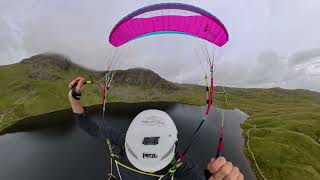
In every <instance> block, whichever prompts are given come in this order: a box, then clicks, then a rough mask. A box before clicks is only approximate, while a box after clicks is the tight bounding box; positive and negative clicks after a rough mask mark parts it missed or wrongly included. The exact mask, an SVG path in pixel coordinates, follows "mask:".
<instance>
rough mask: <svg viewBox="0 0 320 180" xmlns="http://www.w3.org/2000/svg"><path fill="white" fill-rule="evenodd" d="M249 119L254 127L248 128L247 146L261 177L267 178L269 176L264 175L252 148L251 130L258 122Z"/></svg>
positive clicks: (265, 179)
mask: <svg viewBox="0 0 320 180" xmlns="http://www.w3.org/2000/svg"><path fill="white" fill-rule="evenodd" d="M248 121H249V122H250V123H249V124H250V125H251V126H252V128H250V129H249V130H248V132H247V137H248V141H247V147H248V150H249V152H250V153H251V155H252V158H253V161H254V164H255V165H256V167H257V170H258V172H259V173H260V175H261V177H262V178H263V179H264V180H267V178H266V177H265V176H264V175H263V173H262V172H261V170H260V168H259V166H258V163H257V161H256V157H255V155H254V154H253V152H252V150H251V148H250V132H251V131H252V130H253V129H255V128H256V127H257V126H256V124H255V123H254V122H253V121H251V119H250V117H249V118H248Z"/></svg>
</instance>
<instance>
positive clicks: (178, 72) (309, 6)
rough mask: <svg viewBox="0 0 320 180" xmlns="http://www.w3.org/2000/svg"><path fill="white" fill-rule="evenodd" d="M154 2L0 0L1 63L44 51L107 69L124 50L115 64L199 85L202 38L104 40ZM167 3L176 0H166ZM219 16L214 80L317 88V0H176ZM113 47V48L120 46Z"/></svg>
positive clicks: (230, 83)
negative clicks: (223, 35) (221, 40)
mask: <svg viewBox="0 0 320 180" xmlns="http://www.w3.org/2000/svg"><path fill="white" fill-rule="evenodd" d="M161 2H163V1H162V0H152V1H136V0H126V1H115V0H108V1H105V0H97V1H94V2H93V1H85V0H70V1H62V0H55V1H50V0H46V1H35V0H28V1H20V0H3V1H0V40H1V41H0V48H1V49H0V58H1V61H0V64H9V63H14V62H16V61H17V60H18V59H21V58H22V57H25V56H30V55H33V54H37V53H42V52H48V51H49V52H57V53H63V54H65V55H67V56H69V57H71V58H72V60H73V61H75V62H76V63H78V64H81V65H83V66H86V67H88V68H91V69H97V70H105V68H106V66H107V62H106V61H107V57H108V56H110V55H112V54H113V53H114V52H120V53H121V55H122V56H121V57H122V58H121V63H120V66H119V67H120V68H122V69H125V68H132V67H145V68H150V69H152V70H154V71H156V72H157V73H159V74H160V75H161V76H163V77H165V78H167V79H168V80H171V81H175V82H183V83H200V84H202V83H203V72H202V68H201V65H200V63H199V60H198V57H197V56H196V54H195V52H194V49H198V48H199V45H200V44H201V43H202V41H200V40H199V39H196V38H192V37H185V36H178V35H168V36H165V35H162V36H161V35H160V36H153V37H147V38H143V39H139V40H136V41H132V42H130V43H128V44H127V45H125V46H124V47H121V48H114V47H111V46H110V45H109V44H108V41H107V37H108V34H109V33H110V31H111V29H112V27H113V26H114V25H115V24H116V23H117V22H118V21H119V20H120V19H121V18H122V17H124V16H125V15H127V14H128V13H130V12H132V11H134V10H136V9H137V8H140V7H143V6H146V5H149V4H154V3H161ZM169 2H177V1H176V0H169ZM178 2H182V3H189V4H193V5H195V6H198V7H201V8H204V9H205V10H208V11H210V12H212V13H213V14H214V15H216V16H217V17H218V18H220V19H221V20H222V21H223V22H224V24H225V25H226V27H227V28H228V30H229V34H230V41H229V42H228V43H227V45H226V46H224V47H223V48H219V49H218V50H217V53H218V54H219V56H218V57H219V58H218V60H217V62H216V66H217V69H216V72H215V74H216V80H215V81H216V83H217V84H218V85H219V84H220V85H228V86H240V87H274V86H280V87H284V88H308V89H312V90H320V89H319V86H318V84H317V82H320V79H319V77H320V76H319V67H320V65H319V61H320V60H319V55H320V50H319V49H317V48H319V45H320V44H319V42H320V36H318V33H319V31H320V24H318V23H315V22H317V21H318V19H319V17H320V11H319V8H320V1H318V0H308V1H299V0H293V1H292V0H282V1H279V0H260V1H252V0H238V1H234V0H225V1H211V0H199V1H194V0H185V1H183V0H179V1H178ZM117 49H118V50H117Z"/></svg>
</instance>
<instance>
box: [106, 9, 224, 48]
mask: <svg viewBox="0 0 320 180" xmlns="http://www.w3.org/2000/svg"><path fill="white" fill-rule="evenodd" d="M167 33H170V34H186V35H191V36H195V37H198V38H202V39H205V40H207V41H209V42H211V43H213V44H215V45H217V46H220V47H221V46H223V45H224V44H225V43H226V42H228V39H229V35H228V31H227V29H226V28H225V26H224V25H223V24H222V23H221V21H220V20H219V19H217V18H216V17H215V16H213V15H212V14H210V13H209V12H207V11H205V10H203V9H200V8H198V7H195V6H192V5H188V4H181V3H162V4H155V5H151V6H147V7H144V8H141V9H138V10H136V11H134V12H132V13H130V14H129V15H127V16H126V17H124V18H123V19H122V20H121V21H119V22H118V23H117V24H116V26H115V27H114V28H113V29H112V31H111V33H110V36H109V42H110V43H111V44H112V45H113V46H116V47H118V46H121V45H123V44H125V43H127V42H129V41H131V40H134V39H137V38H141V37H144V36H149V35H155V34H167Z"/></svg>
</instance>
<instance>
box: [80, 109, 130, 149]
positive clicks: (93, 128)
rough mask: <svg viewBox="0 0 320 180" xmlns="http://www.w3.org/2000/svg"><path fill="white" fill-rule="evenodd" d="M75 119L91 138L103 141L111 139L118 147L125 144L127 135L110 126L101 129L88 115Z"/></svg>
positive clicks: (83, 114) (84, 114) (81, 115)
mask: <svg viewBox="0 0 320 180" xmlns="http://www.w3.org/2000/svg"><path fill="white" fill-rule="evenodd" d="M75 118H76V121H77V124H78V125H79V127H80V128H81V129H83V130H84V131H86V132H87V133H88V134H90V135H91V136H94V137H97V138H99V139H102V140H105V139H110V141H111V143H112V144H113V145H116V146H122V145H123V144H124V141H125V134H124V133H123V132H121V131H120V130H118V129H115V128H112V127H108V126H105V127H100V126H98V125H97V124H96V123H95V122H94V121H93V120H92V119H90V117H88V115H87V114H86V113H82V114H75Z"/></svg>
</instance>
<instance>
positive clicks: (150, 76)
mask: <svg viewBox="0 0 320 180" xmlns="http://www.w3.org/2000/svg"><path fill="white" fill-rule="evenodd" d="M103 74H104V73H103V72H93V71H89V70H86V69H84V68H81V67H78V66H76V65H74V64H72V63H70V62H68V61H66V59H65V58H64V57H62V56H59V55H52V54H49V55H48V54H42V55H37V56H34V57H31V58H29V59H26V60H23V61H22V62H20V63H18V64H13V65H7V66H0V82H1V83H0V132H1V131H2V132H3V131H4V130H5V129H8V128H9V127H11V126H13V125H14V124H16V123H17V122H19V121H20V120H21V119H23V118H26V117H30V116H36V115H40V114H43V113H48V112H53V111H57V110H63V109H68V108H70V107H69V104H68V100H67V92H68V88H67V84H68V82H69V81H70V80H72V79H73V78H74V77H77V76H85V77H87V78H89V76H90V77H91V78H92V79H93V80H95V81H98V80H100V79H102V78H103ZM114 82H115V83H113V84H112V89H111V95H110V100H111V102H129V103H130V102H147V101H168V102H179V103H185V104H193V105H204V104H205V89H204V87H201V86H196V85H187V84H174V83H171V82H168V81H166V80H165V79H163V78H161V77H160V76H159V75H157V74H156V73H154V72H152V71H150V70H145V69H130V70H126V71H119V72H118V74H117V75H116V76H115V80H114ZM217 89H218V91H219V89H220V88H219V87H218V88H217ZM226 91H227V93H228V100H229V106H230V108H239V109H241V110H242V111H244V112H246V113H247V114H249V115H250V118H249V119H248V121H246V122H245V123H244V124H242V128H243V130H244V131H243V136H244V138H245V143H246V144H245V146H244V151H245V153H246V155H247V157H248V158H249V160H250V162H251V164H252V167H253V169H254V171H255V173H256V175H257V178H258V179H264V178H266V179H288V180H289V179H290V180H291V179H293V180H295V179H297V180H300V179H315V180H316V179H320V156H319V154H320V144H319V143H320V93H316V92H311V91H307V90H285V89H280V88H272V89H242V88H226ZM82 102H83V103H84V104H85V105H93V104H99V103H101V92H100V89H99V88H98V87H97V86H95V85H88V87H87V89H86V92H85V96H84V97H83V99H82ZM214 103H215V104H216V105H218V106H220V107H224V99H223V97H222V95H221V94H216V95H215V101H214ZM259 170H260V171H259Z"/></svg>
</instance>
